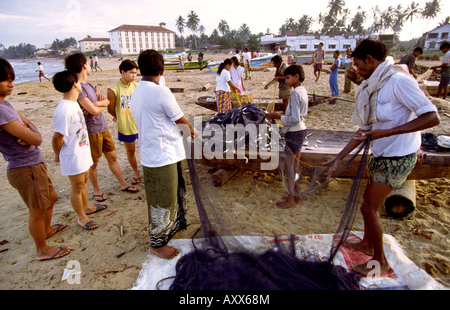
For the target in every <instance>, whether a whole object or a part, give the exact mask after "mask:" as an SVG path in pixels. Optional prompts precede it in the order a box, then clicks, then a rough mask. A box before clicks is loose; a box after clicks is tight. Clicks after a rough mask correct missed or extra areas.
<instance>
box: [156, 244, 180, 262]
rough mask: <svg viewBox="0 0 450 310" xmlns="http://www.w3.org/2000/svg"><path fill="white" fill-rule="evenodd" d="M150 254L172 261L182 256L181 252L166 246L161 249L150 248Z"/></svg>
mask: <svg viewBox="0 0 450 310" xmlns="http://www.w3.org/2000/svg"><path fill="white" fill-rule="evenodd" d="M150 253H152V254H155V255H157V256H159V257H161V258H164V259H172V258H174V257H175V256H177V255H178V254H180V251H179V250H178V249H176V248H174V247H171V246H169V245H165V246H163V247H161V248H153V247H150Z"/></svg>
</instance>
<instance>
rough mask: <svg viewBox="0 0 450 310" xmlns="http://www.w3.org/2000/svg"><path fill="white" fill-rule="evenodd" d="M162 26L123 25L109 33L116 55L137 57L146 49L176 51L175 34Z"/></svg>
mask: <svg viewBox="0 0 450 310" xmlns="http://www.w3.org/2000/svg"><path fill="white" fill-rule="evenodd" d="M163 25H165V24H164V23H161V24H160V26H142V25H122V26H120V27H117V28H115V29H113V30H110V31H108V32H109V38H110V41H111V49H112V51H113V53H114V54H119V55H130V54H131V55H133V54H134V55H136V54H139V52H140V51H142V50H146V49H154V50H157V51H168V50H175V32H174V31H171V30H169V29H167V28H164V27H163Z"/></svg>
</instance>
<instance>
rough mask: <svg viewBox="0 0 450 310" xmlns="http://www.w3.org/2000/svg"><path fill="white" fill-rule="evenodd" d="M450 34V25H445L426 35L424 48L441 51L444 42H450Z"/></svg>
mask: <svg viewBox="0 0 450 310" xmlns="http://www.w3.org/2000/svg"><path fill="white" fill-rule="evenodd" d="M449 33H450V24H445V25H443V26H440V27H437V28H434V29H433V30H431V31H428V32H427V33H425V34H424V36H425V43H424V46H423V48H424V50H426V51H430V50H439V47H440V46H441V44H442V43H443V42H445V41H450V39H449Z"/></svg>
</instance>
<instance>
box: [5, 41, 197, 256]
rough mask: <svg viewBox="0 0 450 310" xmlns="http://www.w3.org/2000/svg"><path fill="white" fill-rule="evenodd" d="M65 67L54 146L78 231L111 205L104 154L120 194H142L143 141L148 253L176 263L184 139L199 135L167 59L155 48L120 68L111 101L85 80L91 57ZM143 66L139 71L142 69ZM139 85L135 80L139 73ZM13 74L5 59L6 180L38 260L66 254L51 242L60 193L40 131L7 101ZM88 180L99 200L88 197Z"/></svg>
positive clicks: (59, 79) (57, 82)
mask: <svg viewBox="0 0 450 310" xmlns="http://www.w3.org/2000/svg"><path fill="white" fill-rule="evenodd" d="M64 63H65V70H64V71H61V72H58V73H56V74H55V75H54V76H53V79H52V82H53V85H54V87H55V89H56V90H57V91H59V92H61V94H62V99H61V101H60V102H59V104H58V105H57V107H56V109H55V111H54V116H53V125H54V134H53V138H52V148H53V151H54V161H55V162H58V163H59V165H60V168H61V174H62V175H63V176H67V177H68V179H69V182H70V184H71V193H70V202H71V205H72V208H73V210H74V211H75V213H76V215H77V224H78V225H79V226H80V227H81V229H86V230H93V229H97V228H98V227H99V225H98V224H97V223H95V222H94V221H93V220H91V219H90V215H91V214H93V213H96V212H99V211H102V210H105V209H106V208H107V205H106V204H103V203H101V202H103V201H105V200H107V197H105V195H104V193H103V192H102V190H101V189H100V186H99V184H98V180H97V167H98V163H99V159H100V158H101V157H102V155H103V154H104V155H105V158H106V160H107V162H108V166H109V168H110V170H111V172H112V173H113V174H114V176H115V177H116V178H117V180H118V181H119V183H120V189H121V191H123V192H129V193H137V192H138V191H139V190H138V189H137V188H136V187H135V186H134V185H136V184H138V183H140V182H142V179H141V174H140V172H139V169H138V167H137V160H136V155H135V142H136V140H137V139H138V133H139V137H140V139H139V144H140V152H141V163H142V165H143V167H144V182H145V184H144V187H145V191H146V196H147V203H148V218H149V231H150V252H152V253H154V254H156V255H158V256H160V257H163V258H172V257H174V256H175V255H177V254H178V250H177V249H174V248H172V247H170V246H168V245H167V243H168V242H169V240H170V239H171V238H172V236H173V235H174V234H175V233H176V232H177V231H178V230H180V229H183V228H186V218H185V213H186V205H185V183H184V177H183V169H182V168H181V160H183V159H185V151H184V145H183V141H182V139H183V137H182V136H181V135H180V132H182V133H184V135H185V136H186V135H190V136H191V137H193V138H195V137H196V136H197V135H198V133H197V132H196V130H195V129H194V128H193V127H192V125H191V124H190V122H189V120H188V119H187V118H186V116H184V114H183V112H182V111H181V109H180V107H179V106H178V104H177V102H176V100H175V97H174V95H173V94H172V93H171V91H170V89H169V88H167V87H166V86H165V81H164V77H163V76H162V74H163V72H164V59H163V56H162V55H161V54H160V53H158V52H156V51H154V50H147V51H144V52H142V53H141V54H140V56H139V59H138V64H136V63H135V62H134V61H131V60H124V61H122V63H121V64H120V66H119V71H120V79H119V80H118V81H117V82H115V83H114V84H113V85H111V86H110V87H109V88H108V90H107V94H106V96H105V95H103V94H101V93H100V92H98V91H97V90H96V89H95V87H94V86H92V85H91V84H90V83H89V82H88V76H89V75H90V73H91V70H90V65H89V63H88V60H87V58H86V57H85V55H84V54H82V53H74V54H71V55H69V56H67V57H66V58H65V60H64ZM138 65H139V66H138ZM138 68H139V70H140V72H141V74H142V75H143V78H142V81H141V82H140V83H139V84H138V83H136V82H135V78H136V75H137V70H138ZM14 79H15V73H14V69H13V67H12V66H11V64H10V63H9V62H8V61H7V60H5V59H0V152H1V153H2V154H3V157H4V158H5V160H6V161H7V162H8V166H7V176H8V180H9V182H10V184H11V186H12V187H14V188H15V189H17V191H18V192H19V194H20V195H21V197H22V199H23V201H24V203H25V204H26V206H27V207H28V210H29V231H30V234H31V236H32V238H33V240H34V242H35V245H36V259H38V260H49V259H55V258H60V257H63V256H65V255H67V254H69V253H70V251H71V250H72V249H71V248H70V247H68V246H60V247H52V246H50V245H48V244H47V242H46V239H47V238H49V237H50V236H52V235H54V234H56V233H57V232H59V231H61V230H63V229H64V228H66V225H65V224H55V225H51V221H52V213H53V206H54V204H55V203H56V201H57V199H58V196H57V193H56V191H55V189H54V187H53V184H52V181H51V179H50V177H49V175H48V173H47V166H46V164H45V162H44V159H43V156H42V154H41V151H40V149H39V146H40V145H41V143H42V141H43V137H42V135H41V134H40V132H39V130H38V128H37V127H36V126H35V125H34V124H33V123H32V122H31V121H30V120H28V119H26V118H25V117H24V116H22V115H20V114H19V113H18V112H17V111H15V110H14V108H13V107H12V106H11V104H10V103H8V102H7V101H6V100H5V99H6V97H7V96H8V95H10V94H11V93H12V90H13V88H14ZM105 108H107V110H108V112H109V113H110V114H111V115H112V116H113V120H114V121H115V122H116V123H117V129H118V140H119V141H121V142H123V143H124V145H125V147H126V150H127V156H128V161H129V163H130V166H131V167H132V169H133V171H134V176H133V181H132V182H131V183H132V184H130V183H128V182H127V181H126V179H125V178H124V176H123V174H122V171H121V168H120V165H119V163H118V161H117V156H116V153H115V146H114V142H113V139H112V137H111V134H110V133H109V129H108V125H107V123H106V119H105V117H104V115H103V113H102V112H103V110H104V109H105ZM88 179H89V180H90V181H91V183H92V187H93V191H94V192H93V195H94V199H95V200H96V201H97V202H100V203H98V204H95V205H92V204H91V203H90V201H89V196H88V187H87V182H88Z"/></svg>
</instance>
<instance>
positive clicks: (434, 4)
mask: <svg viewBox="0 0 450 310" xmlns="http://www.w3.org/2000/svg"><path fill="white" fill-rule="evenodd" d="M440 11H441V3H440V0H430V1H429V2H427V3H425V8H424V9H423V10H422V12H421V13H420V14H421V17H422V18H423V19H433V18H435V17H436V15H437V13H439V12H440Z"/></svg>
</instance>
